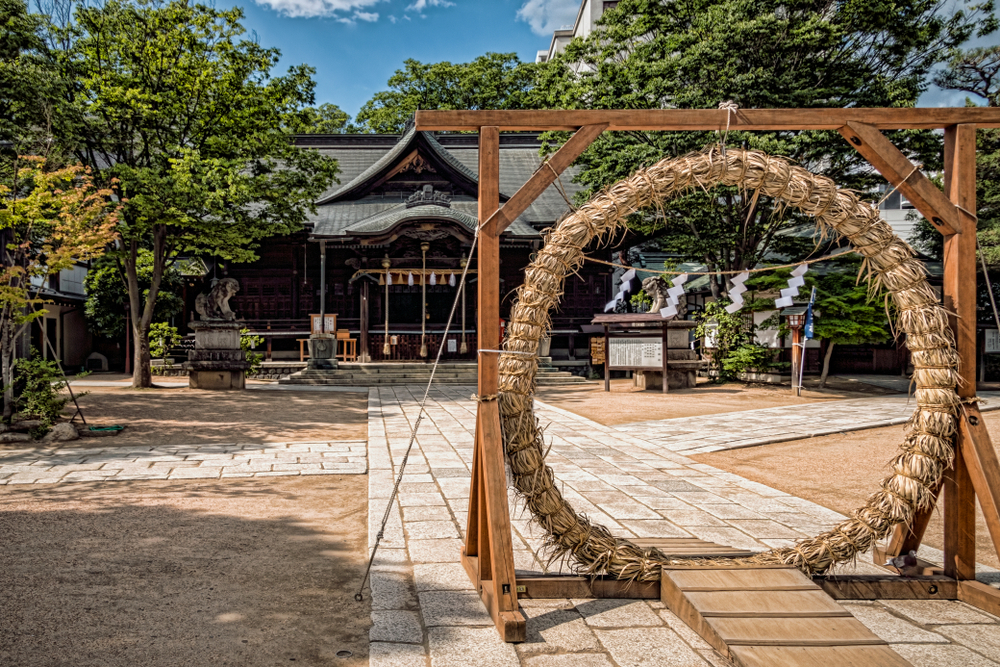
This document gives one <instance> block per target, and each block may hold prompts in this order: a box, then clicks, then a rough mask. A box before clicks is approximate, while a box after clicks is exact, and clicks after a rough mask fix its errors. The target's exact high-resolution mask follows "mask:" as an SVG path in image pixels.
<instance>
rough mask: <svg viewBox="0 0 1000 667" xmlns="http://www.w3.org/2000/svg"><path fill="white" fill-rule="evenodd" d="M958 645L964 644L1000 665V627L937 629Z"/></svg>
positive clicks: (962, 626) (954, 626)
mask: <svg viewBox="0 0 1000 667" xmlns="http://www.w3.org/2000/svg"><path fill="white" fill-rule="evenodd" d="M935 630H937V631H938V632H940V633H941V634H943V635H945V636H946V637H948V638H949V639H951V640H952V641H954V642H955V643H956V644H962V645H963V646H966V647H968V648H971V649H973V650H974V651H976V652H978V653H982V654H983V655H985V656H986V657H987V658H989V659H990V660H993V661H995V662H997V663H1000V626H996V625H943V626H939V627H937V628H935Z"/></svg>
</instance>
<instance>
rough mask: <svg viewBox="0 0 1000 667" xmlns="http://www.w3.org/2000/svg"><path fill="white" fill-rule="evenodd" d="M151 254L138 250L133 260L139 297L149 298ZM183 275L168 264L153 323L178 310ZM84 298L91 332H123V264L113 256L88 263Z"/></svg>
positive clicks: (125, 307)
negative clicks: (85, 296) (89, 265)
mask: <svg viewBox="0 0 1000 667" xmlns="http://www.w3.org/2000/svg"><path fill="white" fill-rule="evenodd" d="M153 264H154V262H153V254H152V253H151V252H149V251H148V250H144V249H140V250H139V256H138V258H137V260H136V277H137V278H138V279H139V290H140V291H141V293H142V298H143V300H145V299H148V298H149V288H150V285H152V282H153ZM183 282H184V281H183V278H182V277H181V275H180V274H179V272H178V271H177V270H176V267H175V266H171V267H170V268H168V269H167V270H166V271H164V273H163V277H162V278H161V279H160V289H159V291H158V293H157V295H156V300H155V302H154V305H153V322H167V321H169V320H170V318H171V317H173V316H174V315H176V314H177V313H179V312H181V309H182V307H183V305H184V304H183V303H182V301H181V297H180V296H179V294H180V292H181V290H182V289H183ZM84 287H85V288H86V290H87V301H86V303H85V304H84V307H83V312H84V315H85V316H86V317H87V322H88V323H89V325H90V328H91V329H92V330H93V331H96V332H97V333H99V334H101V335H102V336H107V337H108V338H118V337H119V336H123V335H126V334H127V333H128V330H127V328H126V326H127V325H126V317H125V314H126V312H128V307H129V300H128V282H127V280H126V277H125V269H124V267H123V266H122V265H121V264H120V263H119V262H117V261H116V260H115V258H114V257H107V256H106V257H99V258H97V259H96V260H95V261H94V262H93V263H92V265H91V268H90V270H89V271H88V272H87V277H86V278H84Z"/></svg>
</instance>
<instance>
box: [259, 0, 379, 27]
mask: <svg viewBox="0 0 1000 667" xmlns="http://www.w3.org/2000/svg"><path fill="white" fill-rule="evenodd" d="M254 1H255V2H256V3H257V4H259V5H263V6H265V7H270V8H271V9H273V10H275V11H276V12H278V13H279V14H283V15H285V16H291V17H293V18H303V17H313V16H335V17H336V18H337V20H338V21H340V22H341V23H348V24H353V23H354V22H355V21H358V20H361V21H374V20H377V19H378V14H377V13H369V12H363V11H360V10H362V9H364V8H367V7H371V6H372V5H375V4H378V3H379V2H382V0H254ZM338 12H354V14H353V15H351V16H343V15H340V14H338ZM372 17H374V18H372Z"/></svg>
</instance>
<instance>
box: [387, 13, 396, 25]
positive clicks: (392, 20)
mask: <svg viewBox="0 0 1000 667" xmlns="http://www.w3.org/2000/svg"><path fill="white" fill-rule="evenodd" d="M396 20H397V19H396V17H395V16H393V15H392V14H389V23H395V22H396Z"/></svg>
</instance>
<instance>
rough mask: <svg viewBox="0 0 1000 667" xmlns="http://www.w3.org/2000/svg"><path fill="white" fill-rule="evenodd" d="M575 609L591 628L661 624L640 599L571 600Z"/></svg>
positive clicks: (653, 625)
mask: <svg viewBox="0 0 1000 667" xmlns="http://www.w3.org/2000/svg"><path fill="white" fill-rule="evenodd" d="M573 604H574V605H575V606H576V610H577V611H578V612H580V615H581V616H583V619H584V621H585V622H586V623H587V625H588V626H590V627H592V628H630V627H655V626H662V625H663V621H662V620H661V619H660V617H659V616H658V615H657V614H656V612H654V611H653V610H652V609H650V608H649V605H647V604H646V603H645V602H643V601H642V600H615V599H596V600H573Z"/></svg>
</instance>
